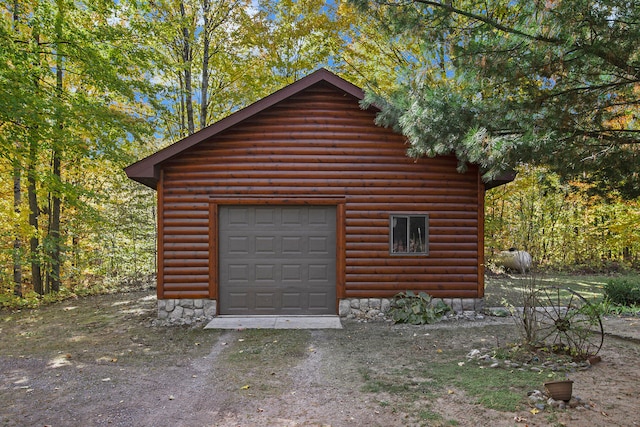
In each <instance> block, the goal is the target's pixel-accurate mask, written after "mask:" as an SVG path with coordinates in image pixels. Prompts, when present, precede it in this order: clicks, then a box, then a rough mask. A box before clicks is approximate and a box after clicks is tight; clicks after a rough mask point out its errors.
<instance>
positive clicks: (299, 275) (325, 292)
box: [218, 205, 336, 315]
mask: <svg viewBox="0 0 640 427" xmlns="http://www.w3.org/2000/svg"><path fill="white" fill-rule="evenodd" d="M218 224H219V233H218V236H219V248H218V249H219V257H220V260H219V261H220V262H219V266H220V275H219V279H220V281H219V283H220V286H219V291H220V292H219V296H220V314H271V315H275V314H283V315H304V314H313V315H318V314H336V208H335V206H263V205H260V206H220V209H219V222H218Z"/></svg>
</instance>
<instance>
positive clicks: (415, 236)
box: [408, 216, 427, 253]
mask: <svg viewBox="0 0 640 427" xmlns="http://www.w3.org/2000/svg"><path fill="white" fill-rule="evenodd" d="M408 237H409V248H408V251H409V252H412V253H425V252H427V218H426V217H424V216H412V217H409V236H408Z"/></svg>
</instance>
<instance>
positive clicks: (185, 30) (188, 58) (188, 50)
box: [180, 1, 195, 135]
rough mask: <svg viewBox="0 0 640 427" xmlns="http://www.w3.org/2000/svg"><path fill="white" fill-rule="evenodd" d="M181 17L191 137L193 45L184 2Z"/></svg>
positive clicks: (192, 126) (193, 124)
mask: <svg viewBox="0 0 640 427" xmlns="http://www.w3.org/2000/svg"><path fill="white" fill-rule="evenodd" d="M180 17H181V18H182V61H183V66H184V90H185V96H186V100H185V102H186V108H187V132H188V133H189V135H191V134H192V133H194V132H195V121H194V118H193V88H192V77H191V66H192V60H193V47H192V45H191V39H190V31H189V27H188V25H187V13H186V11H185V8H184V1H181V2H180Z"/></svg>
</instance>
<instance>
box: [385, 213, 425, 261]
mask: <svg viewBox="0 0 640 427" xmlns="http://www.w3.org/2000/svg"><path fill="white" fill-rule="evenodd" d="M389 225H390V227H389V228H390V230H389V240H390V241H389V245H390V252H391V253H392V254H394V255H428V254H429V228H428V227H429V215H427V214H422V215H413V214H394V215H391V218H390V224H389Z"/></svg>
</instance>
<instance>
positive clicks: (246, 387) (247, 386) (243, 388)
mask: <svg viewBox="0 0 640 427" xmlns="http://www.w3.org/2000/svg"><path fill="white" fill-rule="evenodd" d="M249 388H251V386H250V385H249V384H247V385H243V386H242V387H240V390H249Z"/></svg>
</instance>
